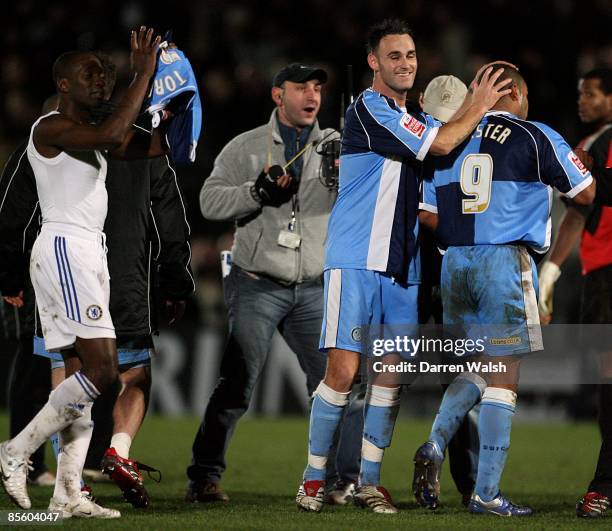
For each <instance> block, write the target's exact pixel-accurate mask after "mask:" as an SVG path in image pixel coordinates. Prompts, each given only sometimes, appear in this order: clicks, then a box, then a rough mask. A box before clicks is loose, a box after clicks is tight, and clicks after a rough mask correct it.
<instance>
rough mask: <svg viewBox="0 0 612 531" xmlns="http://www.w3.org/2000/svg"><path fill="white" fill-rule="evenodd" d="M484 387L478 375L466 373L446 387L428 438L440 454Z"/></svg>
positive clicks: (484, 384)
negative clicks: (438, 449) (436, 446)
mask: <svg viewBox="0 0 612 531" xmlns="http://www.w3.org/2000/svg"><path fill="white" fill-rule="evenodd" d="M485 387H486V383H485V381H484V380H483V379H482V378H480V376H478V375H476V374H473V373H468V374H467V375H463V374H461V375H459V376H457V378H455V379H454V380H453V383H451V384H450V385H449V386H448V389H446V392H445V393H444V397H442V403H441V404H440V409H439V410H438V414H437V415H436V418H435V420H434V423H433V426H432V427H431V434H430V435H429V440H430V441H433V442H435V443H436V444H437V445H438V448H440V451H441V452H442V455H444V452H445V451H446V447H447V446H448V443H449V442H450V440H451V439H452V438H453V436H454V435H455V433H456V432H457V430H458V429H459V426H460V425H461V422H462V421H463V419H464V417H465V416H466V415H467V414H468V412H469V410H470V409H472V408H473V407H474V404H476V402H478V401H479V400H480V397H481V394H482V389H484V388H485Z"/></svg>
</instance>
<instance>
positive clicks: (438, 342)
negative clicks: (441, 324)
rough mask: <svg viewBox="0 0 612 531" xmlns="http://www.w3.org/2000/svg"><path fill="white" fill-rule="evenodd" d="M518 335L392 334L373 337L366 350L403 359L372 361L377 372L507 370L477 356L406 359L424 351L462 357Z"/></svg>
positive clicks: (511, 341)
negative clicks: (462, 336) (497, 336)
mask: <svg viewBox="0 0 612 531" xmlns="http://www.w3.org/2000/svg"><path fill="white" fill-rule="evenodd" d="M520 342H521V339H520V337H505V338H503V339H502V338H500V339H494V338H487V337H486V336H485V337H483V338H477V339H469V338H444V339H442V338H431V337H425V336H421V337H418V338H414V337H410V336H406V335H404V336H395V337H394V338H392V339H391V338H389V339H374V340H373V341H372V348H371V350H370V352H371V353H372V355H373V356H376V357H378V358H381V357H383V356H386V355H389V354H399V355H400V356H401V357H402V358H403V360H402V361H393V362H389V360H384V361H383V360H382V359H379V360H376V361H374V362H373V364H372V370H373V371H374V372H377V373H411V374H416V373H419V374H423V373H462V372H466V371H467V372H484V373H486V372H492V373H493V372H496V373H505V372H507V367H506V364H505V363H503V362H502V361H491V360H490V359H489V361H483V360H481V359H472V360H468V359H466V360H462V361H461V362H460V363H459V362H457V360H456V358H454V361H453V362H452V363H449V362H448V360H447V361H445V362H443V363H433V362H432V361H425V360H418V361H417V360H414V359H412V360H410V361H408V360H406V358H415V357H416V356H417V355H419V356H421V357H423V356H426V355H427V354H436V355H443V356H446V357H448V356H453V357H459V358H461V357H463V356H468V357H470V356H476V357H477V356H479V355H484V354H485V349H486V346H487V345H491V344H496V343H497V344H500V345H501V344H503V345H512V344H517V343H520Z"/></svg>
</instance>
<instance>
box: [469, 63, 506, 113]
mask: <svg viewBox="0 0 612 531" xmlns="http://www.w3.org/2000/svg"><path fill="white" fill-rule="evenodd" d="M503 72H504V68H498V69H497V70H495V72H493V68H492V67H491V66H489V67H487V68H486V69H485V71H484V72H483V74H482V76H481V78H480V80H477V81H476V84H475V85H474V87H473V88H472V91H473V92H472V98H473V100H472V102H473V104H474V105H482V106H484V107H485V108H486V109H490V108H491V107H493V106H494V105H495V104H496V103H497V102H498V100H499V99H500V98H502V97H504V96H506V95H507V94H510V93H511V92H512V89H511V88H510V84H511V83H512V79H510V78H506V79H503V80H502V81H500V82H497V80H498V79H499V76H501V75H502V73H503Z"/></svg>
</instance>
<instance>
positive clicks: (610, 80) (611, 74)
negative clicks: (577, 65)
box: [582, 68, 612, 95]
mask: <svg viewBox="0 0 612 531" xmlns="http://www.w3.org/2000/svg"><path fill="white" fill-rule="evenodd" d="M582 79H599V85H600V86H601V90H602V92H603V93H604V94H606V95H608V94H610V93H611V92H612V69H610V68H596V69H595V70H590V71H589V72H587V73H586V74H584V75H583V76H582Z"/></svg>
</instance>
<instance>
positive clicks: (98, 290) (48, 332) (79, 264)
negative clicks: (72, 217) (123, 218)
mask: <svg viewBox="0 0 612 531" xmlns="http://www.w3.org/2000/svg"><path fill="white" fill-rule="evenodd" d="M30 277H31V279H32V284H33V285H34V291H35V293H36V306H37V307H38V313H39V315H40V324H41V329H42V332H43V336H44V339H45V349H46V350H48V351H50V352H53V351H58V350H63V349H66V348H69V347H71V346H73V345H74V342H75V341H76V338H77V337H78V338H82V339H95V338H114V337H115V328H114V326H113V321H112V319H111V316H110V312H109V311H108V303H109V299H110V284H109V280H110V276H109V273H108V265H107V262H106V247H105V238H104V234H103V233H100V232H90V231H87V230H84V229H80V228H78V227H73V226H67V225H64V224H59V223H45V224H43V228H42V230H41V232H40V234H39V236H38V238H37V239H36V242H35V243H34V247H33V248H32V256H31V258H30Z"/></svg>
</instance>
